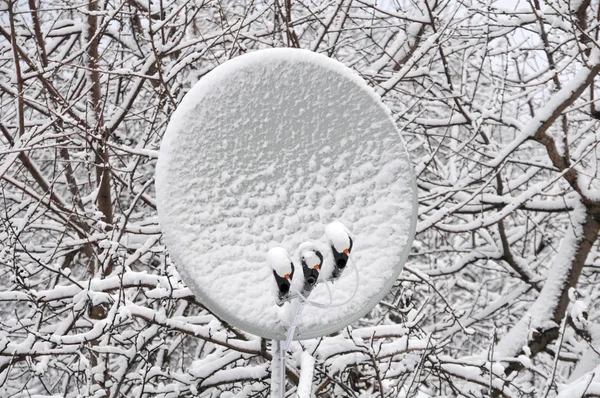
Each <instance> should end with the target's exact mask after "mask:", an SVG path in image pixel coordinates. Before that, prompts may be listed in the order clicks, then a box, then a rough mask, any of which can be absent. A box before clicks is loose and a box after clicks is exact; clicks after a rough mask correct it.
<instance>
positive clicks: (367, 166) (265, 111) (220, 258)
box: [156, 49, 416, 340]
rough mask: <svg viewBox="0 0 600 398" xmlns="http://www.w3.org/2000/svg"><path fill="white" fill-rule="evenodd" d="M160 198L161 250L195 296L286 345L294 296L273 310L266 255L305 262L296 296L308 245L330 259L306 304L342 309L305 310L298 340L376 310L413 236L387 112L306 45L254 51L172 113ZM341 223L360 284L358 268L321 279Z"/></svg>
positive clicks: (402, 155)
mask: <svg viewBox="0 0 600 398" xmlns="http://www.w3.org/2000/svg"><path fill="white" fill-rule="evenodd" d="M156 194H157V201H158V215H159V221H160V223H161V226H162V230H163V234H164V241H165V244H166V245H167V248H168V250H169V253H170V255H171V257H172V259H173V262H174V264H175V265H176V267H177V268H178V270H179V271H180V273H181V275H182V277H183V279H184V281H185V282H186V283H187V285H188V286H189V288H190V289H191V290H192V292H193V293H194V294H195V295H196V296H197V297H198V299H199V300H200V301H201V302H202V303H203V304H205V305H206V307H207V308H208V309H209V310H210V311H212V312H213V313H214V314H215V315H217V316H219V317H221V318H222V319H223V320H225V321H226V322H229V323H230V324H232V325H234V326H237V327H239V328H240V329H243V330H246V331H248V332H250V333H253V334H257V335H259V336H262V337H265V338H271V339H277V340H283V339H285V336H286V331H287V330H288V327H289V326H290V323H291V322H292V319H293V318H294V317H295V308H296V307H297V305H298V298H296V299H292V300H290V301H289V302H286V303H285V304H284V305H283V306H281V307H280V306H278V305H277V303H276V296H277V284H276V283H275V280H274V278H273V271H272V269H271V267H269V265H268V264H267V261H266V257H267V253H268V252H269V250H270V249H272V248H273V247H282V248H283V249H285V250H287V252H288V253H289V255H290V258H291V259H292V260H293V262H294V263H295V268H296V272H295V275H294V277H293V279H292V286H293V287H294V291H299V290H300V289H302V286H303V277H302V267H301V265H300V264H301V262H300V257H299V250H300V249H299V248H300V247H301V245H302V244H303V243H304V242H307V241H308V242H312V244H313V245H314V247H316V248H318V250H319V251H320V252H321V253H322V255H323V264H322V267H321V269H320V274H319V280H320V281H321V283H318V284H317V285H316V287H315V288H314V290H312V293H311V295H310V297H309V298H310V300H311V301H313V302H318V303H322V304H324V306H325V307H327V304H328V303H331V302H332V303H333V306H330V307H328V308H317V307H312V306H307V307H306V308H305V309H304V311H303V312H302V315H301V317H300V319H299V323H298V326H297V328H296V330H295V332H296V333H295V335H294V339H296V340H298V339H306V338H313V337H319V336H323V335H326V334H330V333H333V332H336V331H338V330H340V329H342V328H344V327H345V326H347V325H349V324H350V323H352V322H354V321H356V320H357V319H358V318H360V317H362V316H364V315H365V314H366V313H367V312H369V311H370V310H371V309H372V308H373V307H374V306H375V305H376V304H377V302H379V300H381V299H382V298H383V296H384V295H385V294H386V292H387V291H388V290H389V289H390V288H391V286H392V285H393V283H394V281H395V280H396V278H397V277H398V274H399V273H400V271H401V270H402V266H403V264H404V262H405V261H406V258H407V257H408V252H409V249H410V245H411V243H412V238H413V236H414V233H415V223H416V193H415V183H414V176H413V173H412V170H411V167H410V164H409V160H408V156H407V153H406V150H405V147H404V144H403V141H402V139H401V137H400V135H399V132H398V130H397V128H396V126H395V124H394V122H393V121H392V119H391V117H390V114H389V111H388V110H387V108H386V107H385V106H384V105H383V104H382V102H381V99H380V98H379V97H377V95H376V94H375V93H374V92H373V90H372V89H371V88H370V87H368V86H367V84H366V83H365V82H364V81H363V80H362V79H361V78H360V77H359V76H358V75H356V74H355V73H354V72H353V71H352V70H350V69H349V68H347V67H346V66H344V65H343V64H341V63H339V62H337V61H335V60H332V59H330V58H327V57H325V56H323V55H319V54H316V53H312V52H309V51H305V50H297V49H271V50H262V51H257V52H253V53H249V54H246V55H242V56H240V57H237V58H235V59H232V60H230V61H227V62H225V63H224V64H222V65H220V66H219V67H217V68H215V69H214V70H213V71H212V72H210V73H209V74H208V75H206V76H205V77H204V78H202V79H201V80H200V81H199V82H198V83H197V84H196V85H195V86H194V87H193V88H192V89H191V90H190V92H189V93H188V94H187V95H186V96H185V97H184V98H183V100H182V102H181V104H180V105H179V107H178V108H177V110H176V111H175V112H174V114H173V116H172V117H171V121H170V123H169V125H168V128H167V131H166V133H165V136H164V138H163V141H162V146H161V148H160V155H159V159H158V164H157V168H156ZM332 222H339V223H341V225H343V226H344V227H345V228H347V231H348V232H349V233H350V236H351V238H352V240H353V248H352V252H351V254H350V259H351V265H354V266H356V269H357V270H358V277H359V278H358V282H359V283H358V287H356V286H357V276H356V273H355V272H354V271H353V270H352V269H347V270H345V271H344V272H343V273H342V274H341V276H340V277H339V278H338V279H336V280H335V281H334V282H333V283H332V282H323V280H325V279H327V278H329V277H330V276H331V274H332V272H333V268H334V265H333V264H334V262H333V254H332V249H331V243H330V241H328V239H327V236H326V233H325V232H326V227H327V226H328V225H329V224H331V223H332ZM338 225H340V224H338ZM305 246H306V245H305ZM313 257H314V256H313ZM315 258H316V257H315ZM348 268H351V267H348ZM328 288H329V289H328ZM329 292H330V293H331V297H330V294H329ZM345 301H348V302H347V303H346V304H344V305H342V306H337V304H339V303H343V302H345Z"/></svg>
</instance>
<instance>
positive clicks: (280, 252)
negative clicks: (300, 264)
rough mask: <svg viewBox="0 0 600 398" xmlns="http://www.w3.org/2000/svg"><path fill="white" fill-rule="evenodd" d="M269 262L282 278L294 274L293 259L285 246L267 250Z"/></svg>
mask: <svg viewBox="0 0 600 398" xmlns="http://www.w3.org/2000/svg"><path fill="white" fill-rule="evenodd" d="M266 259H267V264H269V266H270V267H271V268H272V269H273V271H275V272H276V273H277V275H279V276H281V277H282V278H283V277H285V275H291V274H292V260H291V259H290V256H289V255H288V252H287V250H285V249H284V248H283V247H274V248H272V249H270V250H269V251H268V252H267V258H266Z"/></svg>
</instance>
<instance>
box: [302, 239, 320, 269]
mask: <svg viewBox="0 0 600 398" xmlns="http://www.w3.org/2000/svg"><path fill="white" fill-rule="evenodd" d="M298 251H299V252H300V258H301V259H302V260H303V261H304V262H305V263H306V265H307V266H309V267H311V268H314V267H315V265H316V266H319V265H320V264H321V259H320V258H319V256H317V252H318V251H319V250H318V249H317V247H316V246H315V245H314V244H312V243H311V242H304V243H302V244H301V245H300V246H299V247H298Z"/></svg>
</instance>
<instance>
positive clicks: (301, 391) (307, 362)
mask: <svg viewBox="0 0 600 398" xmlns="http://www.w3.org/2000/svg"><path fill="white" fill-rule="evenodd" d="M300 362H301V365H300V382H299V383H298V392H297V397H298V398H310V397H311V394H310V391H311V389H312V379H313V371H314V369H315V359H314V358H313V357H312V356H311V355H310V354H309V353H308V352H306V351H303V352H302V356H301V359H300Z"/></svg>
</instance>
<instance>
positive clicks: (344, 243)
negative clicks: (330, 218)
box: [325, 221, 350, 253]
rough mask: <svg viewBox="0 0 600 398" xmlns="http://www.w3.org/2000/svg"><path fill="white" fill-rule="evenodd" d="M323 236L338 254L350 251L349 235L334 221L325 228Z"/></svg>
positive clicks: (342, 225)
mask: <svg viewBox="0 0 600 398" xmlns="http://www.w3.org/2000/svg"><path fill="white" fill-rule="evenodd" d="M325 235H327V239H328V240H329V242H330V243H331V245H332V246H333V248H334V249H335V250H337V251H338V253H343V252H344V251H345V250H349V249H350V235H349V234H348V230H347V229H346V227H345V226H344V224H342V223H341V222H339V221H334V222H332V223H331V224H329V225H327V227H325Z"/></svg>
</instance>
